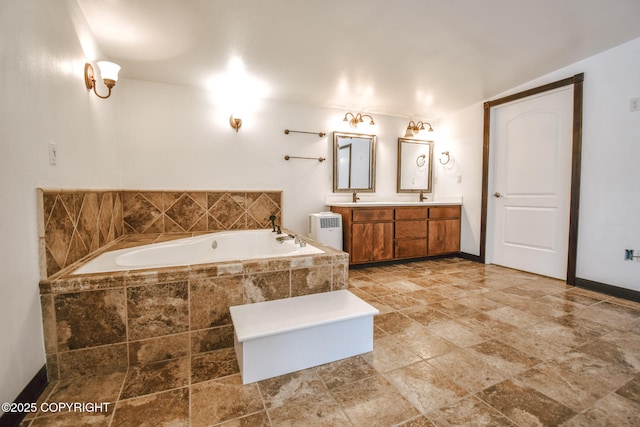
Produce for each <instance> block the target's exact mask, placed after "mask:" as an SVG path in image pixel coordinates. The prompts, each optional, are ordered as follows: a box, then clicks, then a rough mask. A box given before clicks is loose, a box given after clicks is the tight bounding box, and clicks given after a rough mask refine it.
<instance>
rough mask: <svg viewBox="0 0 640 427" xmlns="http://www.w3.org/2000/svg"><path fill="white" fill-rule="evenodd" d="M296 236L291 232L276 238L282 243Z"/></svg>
mask: <svg viewBox="0 0 640 427" xmlns="http://www.w3.org/2000/svg"><path fill="white" fill-rule="evenodd" d="M293 238H294V237H293V236H292V235H291V234H287V235H286V236H280V237H276V240H277V241H278V242H280V243H283V242H284V241H285V240H292V239H293Z"/></svg>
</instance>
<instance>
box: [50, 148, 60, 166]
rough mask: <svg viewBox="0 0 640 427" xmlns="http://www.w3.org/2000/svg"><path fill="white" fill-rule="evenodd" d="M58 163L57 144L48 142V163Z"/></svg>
mask: <svg viewBox="0 0 640 427" xmlns="http://www.w3.org/2000/svg"><path fill="white" fill-rule="evenodd" d="M57 163H58V146H57V145H56V143H55V142H50V143H49V164H50V165H56V164H57Z"/></svg>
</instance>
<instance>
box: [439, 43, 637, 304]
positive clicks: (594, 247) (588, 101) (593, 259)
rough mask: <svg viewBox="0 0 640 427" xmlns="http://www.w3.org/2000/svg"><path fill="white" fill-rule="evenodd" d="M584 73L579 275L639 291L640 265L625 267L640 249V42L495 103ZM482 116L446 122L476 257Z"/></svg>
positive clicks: (465, 241)
mask: <svg viewBox="0 0 640 427" xmlns="http://www.w3.org/2000/svg"><path fill="white" fill-rule="evenodd" d="M579 73H584V74H585V80H584V108H583V135H582V137H583V140H582V143H583V151H582V179H581V192H580V218H579V237H578V259H577V276H578V277H579V278H582V279H587V280H592V281H596V282H600V283H605V284H609V285H613V286H619V287H623V288H628V289H633V290H637V291H640V262H637V261H634V262H629V261H624V249H635V250H640V168H639V167H638V165H639V164H640V163H639V161H640V112H630V111H629V105H630V99H631V98H637V97H640V39H635V40H632V41H630V42H627V43H625V44H622V45H620V46H618V47H616V48H613V49H610V50H607V51H605V52H602V53H600V54H598V55H595V56H593V57H590V58H587V59H585V60H583V61H580V62H577V63H575V64H572V65H571V66H568V67H566V68H563V69H561V70H558V71H555V72H553V73H551V74H549V75H546V76H543V77H540V78H538V79H536V80H534V81H531V82H528V83H526V84H523V85H521V86H519V87H516V88H513V89H512V90H510V91H508V92H505V93H503V94H500V95H497V96H495V97H494V98H499V97H502V96H504V95H508V94H511V93H516V92H520V91H522V90H525V89H530V88H533V87H536V86H540V85H542V84H545V83H550V82H553V81H557V80H561V79H563V78H566V77H571V76H573V75H575V74H579ZM482 115H483V111H482V105H477V106H472V107H469V108H468V109H466V110H463V111H461V112H460V113H458V114H455V115H452V116H450V117H447V118H445V119H443V120H441V123H442V125H443V126H442V127H443V128H447V129H449V133H450V135H449V136H450V139H451V141H450V142H451V144H453V146H454V147H456V149H455V150H453V149H452V152H453V154H454V156H456V153H458V152H459V154H457V156H462V155H464V159H465V162H464V167H463V166H462V164H461V165H460V166H461V171H462V175H463V191H462V194H463V197H464V203H465V212H466V213H467V214H468V215H469V218H468V221H469V227H468V230H467V232H465V228H464V226H463V235H462V247H463V251H465V252H469V253H475V254H477V253H478V252H479V242H480V241H479V239H476V234H475V233H476V230H478V233H479V224H480V209H479V205H478V203H479V197H480V194H479V193H477V191H480V187H479V186H474V188H468V187H466V185H467V183H468V182H469V178H471V179H472V180H473V183H474V185H475V184H478V182H479V180H480V179H481V169H478V167H481V164H482ZM446 140H447V138H446V137H445V138H444V141H446ZM463 153H464V154H463ZM467 159H468V162H467V161H466V160H467ZM441 175H442V173H440V175H439V180H440V181H439V183H440V184H441V189H444V188H446V189H450V188H451V185H452V184H450V183H449V181H447V182H445V181H444V180H442V179H441ZM447 179H450V178H447ZM443 186H446V187H443ZM470 198H472V200H473V206H471V204H472V200H470Z"/></svg>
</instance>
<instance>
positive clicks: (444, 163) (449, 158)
mask: <svg viewBox="0 0 640 427" xmlns="http://www.w3.org/2000/svg"><path fill="white" fill-rule="evenodd" d="M443 156H447V161H446V162H443V161H442V157H443ZM438 161H439V162H440V164H441V165H446V164H447V163H449V162H450V161H451V156H450V155H449V152H448V151H443V152H442V155H441V156H440V158H439V159H438Z"/></svg>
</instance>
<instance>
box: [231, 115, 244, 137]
mask: <svg viewBox="0 0 640 427" xmlns="http://www.w3.org/2000/svg"><path fill="white" fill-rule="evenodd" d="M229 124H230V125H231V127H232V128H234V129H235V130H236V133H238V131H239V130H240V128H241V127H242V119H236V118H234V117H233V114H232V115H231V116H229Z"/></svg>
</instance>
